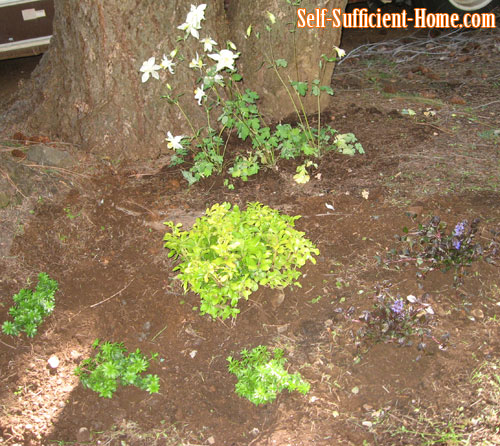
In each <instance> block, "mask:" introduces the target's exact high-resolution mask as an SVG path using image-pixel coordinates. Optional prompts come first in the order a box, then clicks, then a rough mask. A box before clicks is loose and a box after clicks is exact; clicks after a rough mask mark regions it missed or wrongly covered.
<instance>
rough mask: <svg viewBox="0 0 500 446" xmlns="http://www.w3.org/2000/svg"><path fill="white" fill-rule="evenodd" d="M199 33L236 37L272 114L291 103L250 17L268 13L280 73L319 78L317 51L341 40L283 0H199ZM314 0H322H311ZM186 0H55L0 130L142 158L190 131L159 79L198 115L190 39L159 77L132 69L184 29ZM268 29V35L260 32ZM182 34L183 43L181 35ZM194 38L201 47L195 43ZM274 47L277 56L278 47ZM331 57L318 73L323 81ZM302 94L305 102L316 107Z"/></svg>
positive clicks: (168, 46)
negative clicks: (301, 21)
mask: <svg viewBox="0 0 500 446" xmlns="http://www.w3.org/2000/svg"><path fill="white" fill-rule="evenodd" d="M206 3H207V8H206V10H205V20H204V21H203V22H202V29H201V30H200V37H202V38H203V37H206V36H210V37H212V38H213V39H214V40H215V41H217V42H218V43H219V46H218V47H216V48H217V49H219V50H220V49H223V48H225V42H226V41H227V40H228V39H230V40H231V41H233V42H234V43H236V44H237V46H238V51H240V52H241V56H240V58H239V59H238V61H237V65H238V67H239V70H240V72H241V73H242V75H243V76H244V80H245V83H246V84H245V85H246V86H249V87H250V88H252V89H254V90H256V91H257V92H258V93H259V94H260V96H261V98H262V101H261V102H262V104H261V105H262V110H264V112H265V114H266V115H267V117H268V118H269V120H270V121H278V120H279V119H281V118H283V117H284V116H286V115H288V114H290V113H291V112H293V108H292V104H291V102H290V100H289V98H288V97H286V94H284V93H283V91H282V86H281V85H280V84H279V83H277V82H276V81H275V79H274V75H273V74H272V72H271V70H268V69H267V68H266V67H265V66H262V63H261V61H262V55H263V53H265V51H268V50H269V42H268V41H266V39H265V38H264V33H265V31H264V30H261V38H260V39H259V40H256V39H254V38H248V39H247V38H245V35H246V34H245V31H246V29H247V27H248V25H250V24H253V27H254V29H255V30H256V29H258V28H262V27H263V26H262V25H263V23H264V22H265V21H266V20H268V19H267V18H266V15H267V14H266V11H270V12H272V13H273V14H274V15H275V16H276V19H277V21H276V24H275V25H273V34H274V37H273V39H274V40H273V42H274V47H275V49H273V51H275V53H274V54H276V56H277V57H276V58H284V59H287V60H288V62H289V68H288V69H287V72H286V76H287V78H288V76H290V78H291V79H300V80H307V81H311V80H312V79H315V78H317V67H318V65H317V63H318V60H319V58H320V56H321V54H324V53H325V54H331V50H332V47H333V46H334V45H338V44H339V42H340V30H336V29H318V30H297V32H295V33H293V34H292V33H290V26H291V25H290V24H289V22H294V23H296V21H297V15H296V9H297V7H294V8H292V7H290V6H289V5H288V4H287V3H286V2H285V1H284V0H267V1H265V0H254V1H251V2H250V1H248V2H246V1H245V2H244V1H237V0H230V1H229V2H228V1H227V0H226V4H224V1H223V0H206ZM319 3H322V4H321V5H319ZM345 3H346V0H326V1H325V0H323V1H319V2H318V1H316V2H313V1H309V0H307V1H304V2H303V5H301V7H306V8H307V9H308V10H309V9H311V10H314V8H315V7H325V8H329V9H331V8H334V7H339V8H342V9H343V8H344V6H345ZM190 5H191V2H186V1H185V0H169V1H161V2H159V1H153V0H147V1H140V0H106V1H104V0H78V1H77V0H69V1H68V0H55V20H54V36H53V39H52V42H51V46H50V48H49V51H48V52H47V53H46V54H45V55H44V56H43V58H42V61H41V62H40V65H39V66H38V67H37V69H36V70H35V72H34V73H33V76H32V79H31V80H30V82H28V83H27V84H26V85H25V86H24V88H22V89H21V91H20V93H19V95H18V97H17V100H16V101H15V103H14V104H13V106H12V107H11V108H10V109H9V110H7V112H6V113H5V114H4V115H3V116H2V122H3V126H2V127H3V128H2V129H1V130H3V131H15V130H21V131H24V132H25V133H38V134H47V135H48V136H50V137H51V138H53V139H60V140H64V141H68V142H72V143H74V144H76V145H79V146H80V147H81V148H82V149H84V150H91V151H93V152H95V153H99V154H102V155H103V156H104V155H105V156H109V157H112V158H115V159H139V158H142V159H145V158H148V157H155V156H158V155H159V153H160V152H161V151H162V150H166V145H165V142H164V138H165V134H166V132H167V131H170V132H172V134H174V135H179V134H188V135H190V134H191V133H192V131H191V130H190V128H189V127H188V125H187V123H186V122H185V120H184V119H183V116H182V114H181V113H180V111H179V109H178V108H177V107H175V106H173V105H171V104H168V102H167V101H166V100H164V99H161V95H162V94H164V93H165V91H166V90H165V89H166V84H167V83H169V84H170V85H171V86H172V87H173V89H174V90H176V91H181V90H182V91H183V92H184V93H185V95H184V96H183V97H182V98H181V100H182V102H183V106H184V109H185V111H186V113H187V114H188V115H189V117H190V119H191V120H192V121H193V122H194V124H195V125H196V124H197V123H201V122H203V110H202V109H201V108H200V107H199V106H198V104H197V103H196V101H194V99H193V91H194V89H195V87H196V81H197V79H196V78H197V75H196V73H195V72H194V71H193V70H191V69H188V68H187V62H188V61H189V60H190V58H191V57H194V56H195V53H196V52H200V54H201V52H202V51H203V49H202V48H201V47H200V46H199V42H196V41H194V39H191V40H189V43H190V44H191V45H192V46H190V47H189V48H188V51H187V54H185V57H186V59H187V61H186V63H184V65H183V66H181V65H182V64H180V63H179V64H178V65H177V66H176V71H175V75H171V74H170V73H168V72H167V71H166V70H165V71H162V72H161V73H160V82H158V81H156V79H150V80H149V81H148V82H145V83H142V82H141V73H140V72H139V69H140V67H141V65H142V63H143V62H144V61H145V60H147V59H149V58H150V57H151V56H155V57H156V63H160V60H161V57H162V55H163V54H167V55H168V54H169V52H170V51H171V50H173V49H174V48H176V47H177V46H178V45H179V43H178V41H177V40H176V38H177V37H178V36H181V35H182V34H183V32H182V31H181V30H178V29H177V26H178V25H179V24H181V23H183V22H184V21H185V19H186V14H187V13H188V11H189V8H190ZM266 38H267V36H266ZM185 43H188V41H186V42H185ZM200 48H201V51H200ZM278 56H279V57H278ZM332 70H333V67H329V69H328V70H327V71H326V72H325V73H324V76H323V82H324V83H326V84H327V85H328V84H329V83H330V79H331V74H332ZM313 106H315V105H314V104H308V107H309V108H308V110H309V111H311V110H313V109H314V107H313Z"/></svg>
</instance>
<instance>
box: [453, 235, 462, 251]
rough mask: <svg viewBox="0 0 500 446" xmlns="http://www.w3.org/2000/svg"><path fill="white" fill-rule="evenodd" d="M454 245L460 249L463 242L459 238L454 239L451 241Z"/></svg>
mask: <svg viewBox="0 0 500 446" xmlns="http://www.w3.org/2000/svg"><path fill="white" fill-rule="evenodd" d="M451 243H452V245H453V247H454V248H455V249H456V250H457V251H458V250H459V249H460V247H461V246H462V242H461V241H460V240H458V239H456V238H455V239H453V241H452V242H451Z"/></svg>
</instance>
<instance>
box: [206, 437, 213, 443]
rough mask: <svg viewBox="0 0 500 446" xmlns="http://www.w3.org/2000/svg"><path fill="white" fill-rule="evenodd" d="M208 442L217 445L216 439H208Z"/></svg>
mask: <svg viewBox="0 0 500 446" xmlns="http://www.w3.org/2000/svg"><path fill="white" fill-rule="evenodd" d="M207 441H208V444H215V438H214V437H208V438H207Z"/></svg>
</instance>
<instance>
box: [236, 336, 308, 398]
mask: <svg viewBox="0 0 500 446" xmlns="http://www.w3.org/2000/svg"><path fill="white" fill-rule="evenodd" d="M240 355H241V360H237V359H233V358H232V357H231V356H229V357H228V358H227V361H228V363H229V365H228V369H229V372H231V373H233V374H234V375H236V377H237V378H238V382H237V383H236V386H235V391H236V393H237V394H238V395H239V396H242V397H244V398H247V399H248V400H250V401H251V402H252V403H254V404H255V405H256V406H258V405H259V404H267V403H270V402H272V401H274V400H275V399H276V395H277V394H278V393H279V392H281V391H282V390H284V389H287V390H288V391H290V392H291V391H293V390H297V391H298V392H300V393H302V394H304V395H305V394H306V393H307V392H309V389H310V387H311V386H310V384H309V383H308V382H307V381H304V380H303V379H302V377H301V376H300V373H294V374H293V375H290V374H289V373H288V372H287V371H286V370H285V368H284V364H285V362H286V359H285V358H284V357H283V350H281V349H279V348H277V349H275V350H274V353H273V357H271V353H270V352H269V351H268V350H267V347H266V346H263V345H259V346H258V347H255V348H254V349H253V350H251V351H248V350H246V349H244V350H242V351H241V353H240Z"/></svg>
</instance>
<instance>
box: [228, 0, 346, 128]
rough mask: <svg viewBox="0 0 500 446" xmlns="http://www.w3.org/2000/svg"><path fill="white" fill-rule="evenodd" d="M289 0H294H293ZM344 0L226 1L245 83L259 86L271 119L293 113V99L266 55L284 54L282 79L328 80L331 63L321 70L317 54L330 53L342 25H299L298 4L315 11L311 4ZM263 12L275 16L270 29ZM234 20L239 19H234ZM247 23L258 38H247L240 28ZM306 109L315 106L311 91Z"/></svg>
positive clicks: (342, 2)
mask: <svg viewBox="0 0 500 446" xmlns="http://www.w3.org/2000/svg"><path fill="white" fill-rule="evenodd" d="M292 3H293V2H292ZM346 3H347V0H320V1H318V0H302V2H300V6H291V5H289V4H288V3H287V2H286V1H285V0H253V1H252V2H242V1H233V2H231V3H230V6H229V11H228V18H229V23H230V24H231V29H232V30H233V35H232V39H234V42H235V43H236V46H237V47H238V50H239V51H241V53H242V57H241V60H240V61H239V68H240V71H241V72H242V74H243V76H244V79H245V83H246V85H247V86H248V87H249V88H251V89H253V90H256V91H257V92H259V94H260V96H261V104H260V107H261V110H262V111H263V112H264V113H265V114H266V115H268V116H271V117H272V120H274V121H277V120H279V119H281V118H283V117H285V116H287V115H289V114H290V113H293V111H294V110H293V108H292V102H291V100H290V98H289V96H288V94H287V92H286V90H285V89H284V88H283V85H282V83H281V81H280V80H279V78H278V77H277V76H276V74H275V73H274V72H273V70H272V69H269V68H268V66H269V65H268V64H267V63H264V64H263V62H265V60H266V57H271V58H273V59H275V60H276V59H285V60H286V61H287V62H288V67H287V69H285V70H283V69H280V74H281V76H282V78H283V80H284V81H285V82H287V83H288V82H289V80H294V81H297V80H298V81H309V82H310V81H311V80H313V79H318V78H319V79H320V81H321V85H330V82H331V78H332V73H333V69H334V64H332V63H329V64H326V65H325V66H324V69H323V70H321V71H320V68H319V65H318V63H319V61H320V58H321V55H322V54H325V55H327V56H332V55H335V51H334V47H335V46H338V45H339V43H340V37H341V29H340V28H332V27H331V26H330V27H325V28H323V29H316V28H312V29H308V28H303V29H298V28H297V27H296V24H297V9H298V8H305V9H306V10H307V12H308V13H314V12H315V9H316V8H320V9H321V8H327V9H328V10H329V11H331V10H332V9H333V8H340V9H342V11H343V10H344V9H345V5H346ZM268 12H271V13H272V14H274V16H275V17H276V23H275V24H274V25H272V30H271V32H268V31H267V30H266V25H267V26H269V25H271V23H270V20H269V17H268ZM237 24H238V25H237ZM250 24H251V25H252V30H253V31H252V34H253V35H255V33H256V32H260V38H259V39H256V38H246V34H245V31H246V29H247V27H248V25H250ZM328 101H329V96H328V95H323V96H322V106H325V105H326V104H327V103H328ZM303 102H304V105H305V108H306V111H307V112H308V113H310V112H315V111H316V110H317V100H316V98H315V97H311V96H307V97H306V98H305V100H303Z"/></svg>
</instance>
